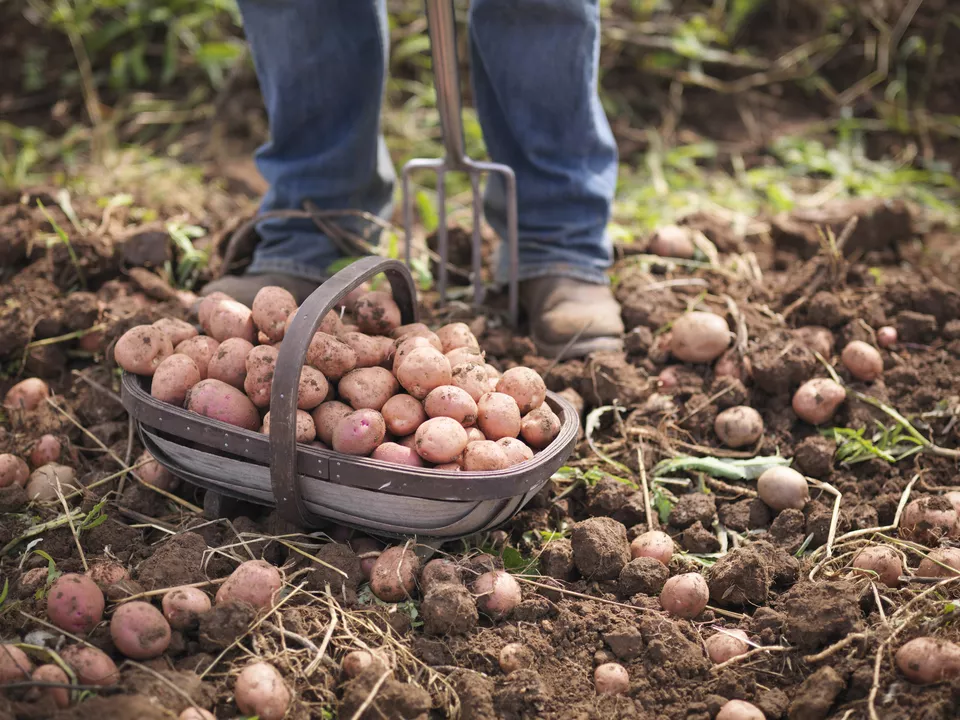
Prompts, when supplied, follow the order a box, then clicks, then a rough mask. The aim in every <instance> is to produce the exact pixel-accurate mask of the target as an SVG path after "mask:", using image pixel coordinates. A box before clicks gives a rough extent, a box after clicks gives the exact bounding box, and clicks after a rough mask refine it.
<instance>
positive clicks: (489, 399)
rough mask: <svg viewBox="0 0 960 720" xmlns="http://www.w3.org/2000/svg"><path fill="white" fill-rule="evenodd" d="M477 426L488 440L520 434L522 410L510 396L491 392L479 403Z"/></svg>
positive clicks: (513, 436)
mask: <svg viewBox="0 0 960 720" xmlns="http://www.w3.org/2000/svg"><path fill="white" fill-rule="evenodd" d="M477 425H479V426H480V430H481V432H483V434H484V435H486V436H487V440H499V439H500V438H505V437H512V438H515V437H517V436H518V435H519V434H520V408H519V407H517V403H516V401H515V400H514V399H513V398H512V397H510V396H509V395H505V394H504V393H499V392H489V393H487V394H486V395H484V396H483V397H481V398H480V400H479V401H478V402H477Z"/></svg>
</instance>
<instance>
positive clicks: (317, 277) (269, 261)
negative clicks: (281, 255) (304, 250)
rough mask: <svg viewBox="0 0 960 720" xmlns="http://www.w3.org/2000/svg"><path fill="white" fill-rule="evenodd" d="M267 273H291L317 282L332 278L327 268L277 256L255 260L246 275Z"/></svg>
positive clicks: (245, 272)
mask: <svg viewBox="0 0 960 720" xmlns="http://www.w3.org/2000/svg"><path fill="white" fill-rule="evenodd" d="M267 273H280V274H281V275H290V276H292V277H297V278H302V279H304V280H310V281H311V282H315V283H323V282H326V281H327V280H329V279H330V273H328V272H327V271H326V270H325V269H322V268H317V267H311V266H308V265H304V264H303V263H299V262H295V261H291V260H280V259H277V258H264V259H257V260H254V261H253V262H252V263H251V264H250V267H248V268H247V269H246V270H245V271H244V274H245V275H265V274H267Z"/></svg>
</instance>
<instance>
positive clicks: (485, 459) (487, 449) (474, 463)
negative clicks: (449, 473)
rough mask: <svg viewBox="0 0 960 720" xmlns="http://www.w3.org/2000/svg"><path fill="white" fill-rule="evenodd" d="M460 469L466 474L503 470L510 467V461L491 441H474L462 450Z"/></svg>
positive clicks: (501, 449)
mask: <svg viewBox="0 0 960 720" xmlns="http://www.w3.org/2000/svg"><path fill="white" fill-rule="evenodd" d="M460 467H462V468H463V469H464V470H466V471H467V472H484V471H491V470H503V469H505V468H508V467H510V461H509V460H507V455H506V453H504V451H503V448H501V447H500V446H499V445H498V444H497V443H495V442H493V441H492V440H476V441H474V442H471V443H467V447H466V448H464V450H463V456H462V457H461V459H460Z"/></svg>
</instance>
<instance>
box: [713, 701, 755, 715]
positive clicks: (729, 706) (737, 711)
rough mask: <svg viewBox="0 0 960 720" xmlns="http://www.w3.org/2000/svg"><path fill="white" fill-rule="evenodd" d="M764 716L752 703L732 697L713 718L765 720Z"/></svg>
mask: <svg viewBox="0 0 960 720" xmlns="http://www.w3.org/2000/svg"><path fill="white" fill-rule="evenodd" d="M766 717H767V716H766V715H764V714H763V711H762V710H760V708H758V707H757V706H756V705H754V704H753V703H748V702H747V701H746V700H736V699H734V700H728V701H727V702H726V703H724V705H723V707H722V708H720V712H718V713H717V717H716V718H715V719H714V720H766Z"/></svg>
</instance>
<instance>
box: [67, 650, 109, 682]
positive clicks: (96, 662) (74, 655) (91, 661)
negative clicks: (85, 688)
mask: <svg viewBox="0 0 960 720" xmlns="http://www.w3.org/2000/svg"><path fill="white" fill-rule="evenodd" d="M60 657H61V658H63V661H64V662H65V663H67V665H69V666H70V667H71V668H72V669H73V672H75V673H76V675H77V681H78V682H79V683H80V684H81V685H99V686H100V687H108V686H110V685H115V684H116V683H117V682H119V680H120V671H119V670H117V666H116V664H115V663H114V662H113V660H111V659H110V656H109V655H107V654H106V653H105V652H103V651H102V650H98V649H97V648H95V647H88V646H86V645H71V646H69V647H66V648H64V649H63V650H61V651H60Z"/></svg>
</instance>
